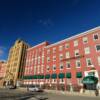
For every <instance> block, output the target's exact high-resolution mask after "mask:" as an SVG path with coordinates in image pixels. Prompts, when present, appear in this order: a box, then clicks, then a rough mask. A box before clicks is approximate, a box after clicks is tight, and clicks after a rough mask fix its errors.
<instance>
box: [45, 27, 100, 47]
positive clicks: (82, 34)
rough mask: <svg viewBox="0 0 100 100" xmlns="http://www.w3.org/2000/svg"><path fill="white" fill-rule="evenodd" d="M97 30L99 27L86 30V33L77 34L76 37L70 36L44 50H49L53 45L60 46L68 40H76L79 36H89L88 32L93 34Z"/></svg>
mask: <svg viewBox="0 0 100 100" xmlns="http://www.w3.org/2000/svg"><path fill="white" fill-rule="evenodd" d="M97 29H100V26H98V27H95V28H92V29H90V30H88V31H85V32H82V33H79V34H77V35H74V36H71V37H69V38H66V39H64V40H61V41H58V42H56V43H53V44H50V45H48V46H46V48H49V47H52V46H55V45H57V44H60V43H63V42H65V41H69V40H71V39H75V38H78V37H80V36H84V35H87V34H89V32H93V31H95V30H97Z"/></svg>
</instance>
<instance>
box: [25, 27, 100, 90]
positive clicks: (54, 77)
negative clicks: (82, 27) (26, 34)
mask: <svg viewBox="0 0 100 100" xmlns="http://www.w3.org/2000/svg"><path fill="white" fill-rule="evenodd" d="M88 74H94V75H95V76H96V77H98V79H99V80H100V27H96V28H94V29H91V30H88V31H86V32H83V33H80V34H78V35H75V36H72V37H70V38H67V39H64V40H62V41H59V42H57V43H54V44H48V43H47V42H43V43H41V44H39V45H37V46H34V47H32V48H29V49H28V50H27V58H26V66H25V73H24V77H23V79H24V84H27V85H28V84H39V85H45V86H46V87H48V88H52V89H67V88H68V85H73V86H74V85H78V86H80V85H81V84H82V83H81V81H82V79H83V77H84V76H87V75H88Z"/></svg>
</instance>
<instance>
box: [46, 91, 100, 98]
mask: <svg viewBox="0 0 100 100" xmlns="http://www.w3.org/2000/svg"><path fill="white" fill-rule="evenodd" d="M45 92H47V93H55V94H59V95H72V96H87V97H96V96H95V92H94V91H89V90H87V91H86V92H85V93H80V92H68V91H57V90H45ZM99 97H100V91H99Z"/></svg>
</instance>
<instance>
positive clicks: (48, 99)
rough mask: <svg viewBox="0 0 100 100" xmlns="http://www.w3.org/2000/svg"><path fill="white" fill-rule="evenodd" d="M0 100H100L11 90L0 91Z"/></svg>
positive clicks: (98, 99) (99, 98) (98, 98)
mask: <svg viewBox="0 0 100 100" xmlns="http://www.w3.org/2000/svg"><path fill="white" fill-rule="evenodd" d="M0 100H100V96H99V97H88V96H86V97H85V96H73V95H63V94H52V93H45V92H43V93H34V92H27V91H21V90H18V89H17V90H16V89H15V90H13V89H10V90H9V89H0Z"/></svg>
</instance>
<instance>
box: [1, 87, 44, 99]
mask: <svg viewBox="0 0 100 100" xmlns="http://www.w3.org/2000/svg"><path fill="white" fill-rule="evenodd" d="M42 94H43V93H35V92H27V91H21V90H18V89H0V100H27V99H29V98H32V97H34V96H36V95H42Z"/></svg>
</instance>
